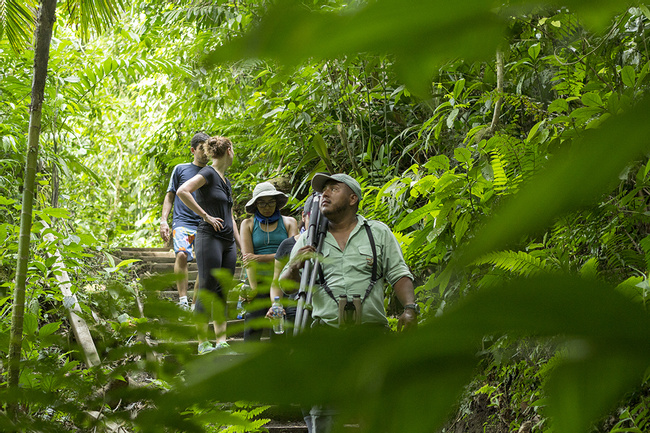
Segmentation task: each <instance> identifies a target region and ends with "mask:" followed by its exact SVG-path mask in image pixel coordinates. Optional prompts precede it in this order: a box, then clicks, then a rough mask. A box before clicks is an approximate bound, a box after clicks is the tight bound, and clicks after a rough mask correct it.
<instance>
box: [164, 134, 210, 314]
mask: <svg viewBox="0 0 650 433" xmlns="http://www.w3.org/2000/svg"><path fill="white" fill-rule="evenodd" d="M208 138H210V137H209V136H208V135H207V134H205V133H203V132H199V133H197V134H195V135H194V137H192V141H191V142H190V150H191V152H192V155H194V160H193V161H192V162H190V163H186V164H178V165H177V166H176V167H174V171H173V172H172V175H171V178H170V179H169V186H168V187H167V194H166V195H165V201H164V202H163V209H162V217H161V219H160V236H161V237H162V239H163V241H165V242H168V241H169V238H170V228H169V224H168V223H167V220H168V218H169V213H170V211H171V210H172V207H173V208H174V214H173V216H172V229H171V236H172V238H173V240H174V253H175V254H176V261H175V263H174V273H176V274H181V275H182V276H183V278H181V279H179V280H177V282H176V288H177V289H178V297H179V302H178V304H179V306H180V307H181V308H183V309H186V310H189V308H190V306H189V303H188V301H187V263H188V262H190V261H192V260H193V259H194V238H195V236H196V229H197V227H198V225H199V223H200V222H201V218H200V217H199V216H198V215H197V214H195V213H194V212H192V211H191V210H190V209H189V208H188V207H187V206H185V203H183V202H182V201H181V200H180V199H179V198H178V197H177V196H176V191H177V190H178V188H179V187H180V186H181V185H182V184H184V183H185V182H186V181H188V180H189V179H191V178H192V177H194V175H196V174H197V173H198V172H199V170H201V168H203V167H205V165H206V164H207V163H208V157H207V156H206V155H205V153H204V151H203V147H202V146H201V144H203V143H204V142H205V141H207V140H208Z"/></svg>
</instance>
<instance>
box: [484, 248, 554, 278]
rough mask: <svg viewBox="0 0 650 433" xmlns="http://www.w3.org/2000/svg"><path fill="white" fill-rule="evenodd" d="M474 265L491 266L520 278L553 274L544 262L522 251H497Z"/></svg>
mask: <svg viewBox="0 0 650 433" xmlns="http://www.w3.org/2000/svg"><path fill="white" fill-rule="evenodd" d="M474 264H476V265H487V264H489V265H492V266H494V267H496V268H499V269H502V270H504V271H508V272H512V273H513V274H515V275H517V276H521V277H529V276H531V275H537V274H541V273H548V272H553V270H554V268H553V267H552V266H551V265H549V264H548V263H547V262H546V261H545V260H542V259H540V258H538V257H534V256H532V255H530V254H528V253H525V252H523V251H497V252H493V253H490V254H486V255H484V256H483V257H481V258H479V259H478V260H476V261H475V262H474Z"/></svg>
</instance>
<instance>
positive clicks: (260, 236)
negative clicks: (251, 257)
mask: <svg viewBox="0 0 650 433" xmlns="http://www.w3.org/2000/svg"><path fill="white" fill-rule="evenodd" d="M283 219H284V218H282V217H280V219H279V220H278V226H277V227H276V228H275V230H273V231H272V232H265V231H264V230H262V227H260V223H259V221H257V220H256V219H255V218H254V217H253V220H254V221H255V224H254V225H253V252H254V253H255V254H275V252H276V251H277V250H278V247H279V246H280V244H281V243H282V241H283V240H285V239H286V238H288V237H289V234H288V233H287V229H286V228H285V227H284V221H283Z"/></svg>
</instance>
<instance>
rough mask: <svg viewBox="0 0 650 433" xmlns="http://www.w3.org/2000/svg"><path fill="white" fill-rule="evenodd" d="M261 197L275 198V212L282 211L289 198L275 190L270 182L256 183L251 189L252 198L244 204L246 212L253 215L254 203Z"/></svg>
mask: <svg viewBox="0 0 650 433" xmlns="http://www.w3.org/2000/svg"><path fill="white" fill-rule="evenodd" d="M262 197H275V201H276V203H277V204H276V206H275V208H276V209H277V210H280V209H282V208H283V207H284V205H286V204H287V201H288V200H289V197H287V195H286V194H285V193H283V192H282V191H278V190H277V189H275V187H274V186H273V184H272V183H271V182H262V183H258V184H257V185H255V188H254V189H253V198H251V199H250V200H248V203H246V212H248V213H255V208H256V206H255V202H256V201H257V199H259V198H262Z"/></svg>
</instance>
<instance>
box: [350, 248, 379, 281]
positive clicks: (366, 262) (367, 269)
mask: <svg viewBox="0 0 650 433" xmlns="http://www.w3.org/2000/svg"><path fill="white" fill-rule="evenodd" d="M376 251H377V258H376V260H377V279H379V277H380V276H381V275H382V272H381V263H382V255H381V252H382V251H381V247H379V246H376ZM374 260H375V258H374V257H373V254H372V248H371V247H370V245H362V246H360V247H359V260H358V262H356V263H355V264H356V265H357V266H356V270H357V271H359V272H364V273H367V274H368V282H370V276H371V274H372V263H373V261H374Z"/></svg>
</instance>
